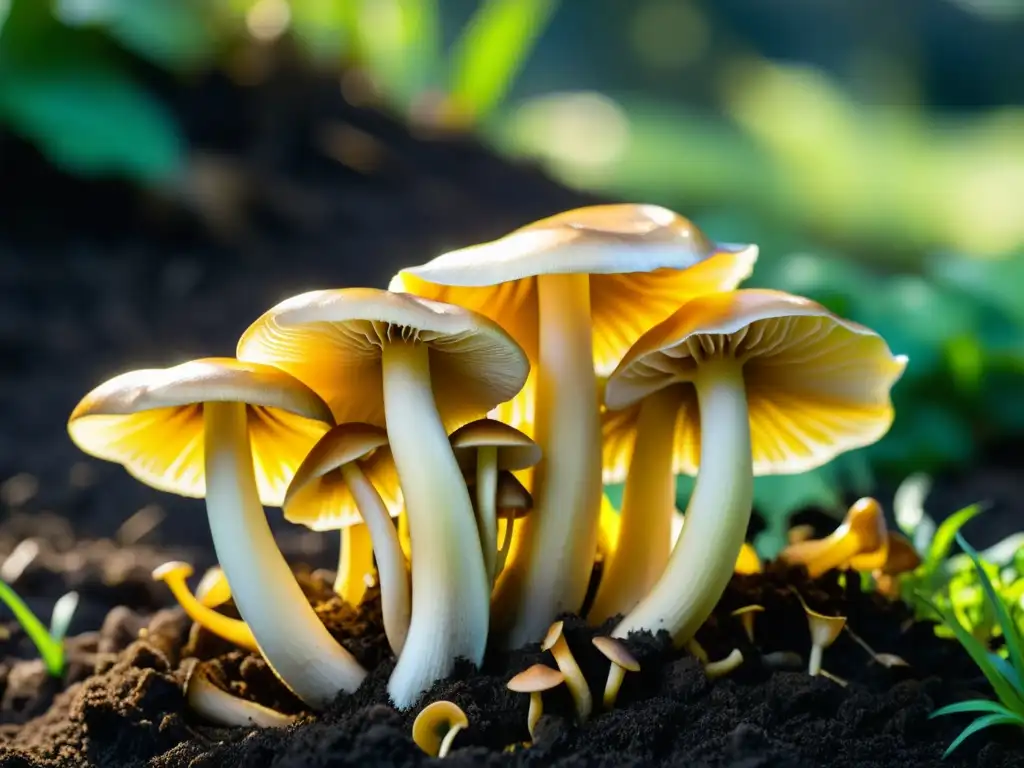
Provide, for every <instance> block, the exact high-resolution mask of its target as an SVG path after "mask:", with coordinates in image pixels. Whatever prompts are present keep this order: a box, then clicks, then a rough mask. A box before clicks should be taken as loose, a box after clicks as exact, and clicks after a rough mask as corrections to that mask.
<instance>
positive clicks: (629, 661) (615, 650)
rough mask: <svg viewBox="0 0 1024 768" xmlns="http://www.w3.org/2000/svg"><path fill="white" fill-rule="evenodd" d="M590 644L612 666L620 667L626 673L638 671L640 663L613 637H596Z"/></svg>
mask: <svg viewBox="0 0 1024 768" xmlns="http://www.w3.org/2000/svg"><path fill="white" fill-rule="evenodd" d="M590 642H592V643H593V644H594V647H595V648H597V650H599V651H600V652H601V655H602V656H604V657H605V658H606V659H608V661H610V662H611V663H612V664H615V665H617V666H620V667H622V668H623V669H624V670H626V671H627V672H639V671H640V662H639V661H637V660H636V657H635V656H633V654H632V653H630V652H629V649H628V648H627V647H626V646H625V644H624V643H623V642H621V641H620V640H616V639H615V638H614V637H605V636H604V635H598V636H597V637H594V638H593V639H592V640H591V641H590Z"/></svg>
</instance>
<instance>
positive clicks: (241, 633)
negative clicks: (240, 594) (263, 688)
mask: <svg viewBox="0 0 1024 768" xmlns="http://www.w3.org/2000/svg"><path fill="white" fill-rule="evenodd" d="M192 573H193V569H192V566H191V565H189V564H188V563H183V562H180V561H178V560H172V561H171V562H169V563H164V564H163V565H161V566H160V567H159V568H156V569H154V571H153V580H154V581H162V582H163V583H164V584H166V585H167V586H168V587H169V588H170V590H171V594H173V595H174V598H175V599H176V600H177V601H178V604H179V605H180V606H181V607H182V608H183V609H184V610H185V613H186V614H188V617H189V618H190V619H192V621H194V622H195V623H196V624H199V625H200V626H202V627H204V628H206V629H208V630H209V631H210V632H212V633H213V634H215V635H217V636H218V637H222V638H224V639H225V640H227V641H228V642H229V643H234V644H235V645H237V646H238V647H240V648H245V649H246V650H248V651H253V652H255V653H259V652H260V649H259V646H257V645H256V638H255V637H253V635H252V631H251V630H250V629H249V625H248V624H246V623H245V622H244V621H241V620H239V619H232V618H231V617H229V616H225V615H224V614H222V613H217V611H215V610H213V609H212V608H210V607H208V606H206V605H203V604H202V603H201V602H200V601H199V600H197V599H196V597H195V596H194V595H193V594H192V593H191V592H190V591H189V589H188V584H187V583H186V582H185V580H186V579H187V578H188V577H189V576H191V575H192Z"/></svg>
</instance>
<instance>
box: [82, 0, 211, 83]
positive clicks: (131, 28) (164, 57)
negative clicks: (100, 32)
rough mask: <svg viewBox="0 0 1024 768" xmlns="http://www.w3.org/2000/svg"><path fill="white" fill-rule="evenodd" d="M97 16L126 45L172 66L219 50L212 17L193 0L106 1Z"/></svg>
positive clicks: (196, 60)
mask: <svg viewBox="0 0 1024 768" xmlns="http://www.w3.org/2000/svg"><path fill="white" fill-rule="evenodd" d="M94 5H96V6H103V11H102V17H101V18H100V19H98V20H99V21H100V23H101V24H102V26H103V27H104V28H105V29H106V31H107V33H108V34H109V35H110V36H111V37H113V38H114V39H116V40H117V41H118V42H120V43H121V44H122V45H123V46H125V47H126V48H128V49H129V50H131V51H133V52H134V53H136V54H138V55H139V56H141V57H143V58H145V59H149V60H150V61H152V62H153V63H155V64H158V65H159V66H162V67H167V68H169V69H171V68H176V67H181V66H186V65H196V64H200V63H202V62H204V61H208V60H209V59H210V57H211V56H212V55H213V53H214V52H215V50H216V39H215V37H214V33H213V29H212V26H211V24H210V20H209V19H208V18H207V16H206V14H205V13H204V12H203V8H202V7H201V6H200V4H199V3H196V2H193V1H192V0H106V1H105V2H103V3H95V4H94Z"/></svg>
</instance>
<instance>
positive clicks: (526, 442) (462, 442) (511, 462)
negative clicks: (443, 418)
mask: <svg viewBox="0 0 1024 768" xmlns="http://www.w3.org/2000/svg"><path fill="white" fill-rule="evenodd" d="M448 439H449V441H450V442H451V445H452V448H453V449H454V451H455V458H456V459H458V461H459V466H460V467H461V468H462V471H463V472H465V473H471V472H473V470H474V469H475V467H476V460H477V454H478V452H479V449H480V448H496V449H497V454H498V456H497V469H498V470H508V471H513V472H514V471H516V470H521V469H528V468H529V467H532V466H533V465H534V464H536V463H537V462H538V461H540V446H539V445H537V444H536V443H535V442H533V440H532V439H531V438H529V437H528V436H527V435H525V434H523V433H522V432H520V431H519V430H518V429H516V428H515V427H510V426H509V425H508V424H505V423H504V422H501V421H496V420H495V419H477V420H476V421H471V422H470V423H469V424H464V425H463V426H461V427H459V428H458V429H457V430H455V431H454V432H452V434H451V435H450V436H449V438H448Z"/></svg>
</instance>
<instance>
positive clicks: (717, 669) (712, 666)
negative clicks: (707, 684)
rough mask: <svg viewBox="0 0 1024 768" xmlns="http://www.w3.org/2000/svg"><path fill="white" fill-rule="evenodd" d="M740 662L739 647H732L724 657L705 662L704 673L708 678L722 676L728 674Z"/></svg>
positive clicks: (741, 653) (740, 652) (712, 678)
mask: <svg viewBox="0 0 1024 768" xmlns="http://www.w3.org/2000/svg"><path fill="white" fill-rule="evenodd" d="M742 663H743V652H742V651H741V650H740V649H739V648H733V649H732V651H731V652H730V653H729V655H728V656H726V657H725V658H724V659H719V660H718V661H710V662H708V663H707V664H705V665H704V674H705V675H707V676H708V679H710V680H714V679H715V678H717V677H724V676H725V675H727V674H729V673H730V672H732V671H733V670H734V669H737V668H738V667H739V666H740V664H742Z"/></svg>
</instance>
